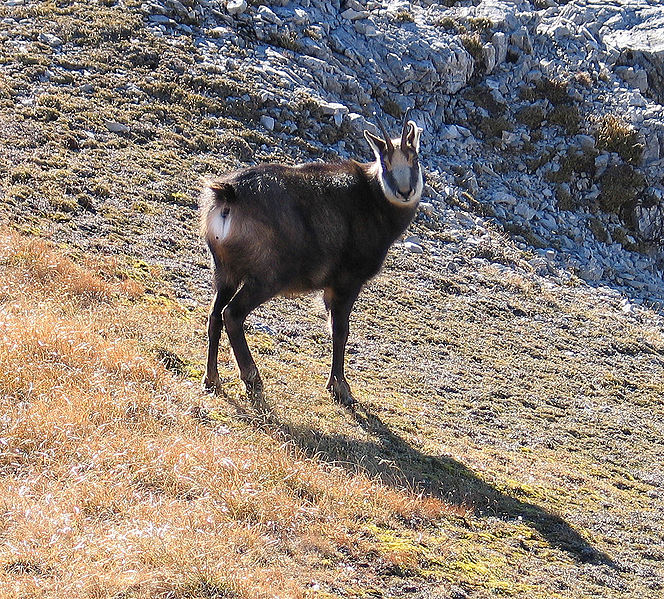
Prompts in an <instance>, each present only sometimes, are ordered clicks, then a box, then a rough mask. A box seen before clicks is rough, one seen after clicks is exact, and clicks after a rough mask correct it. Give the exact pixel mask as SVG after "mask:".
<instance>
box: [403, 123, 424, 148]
mask: <svg viewBox="0 0 664 599" xmlns="http://www.w3.org/2000/svg"><path fill="white" fill-rule="evenodd" d="M408 128H409V131H408V133H407V134H406V144H407V145H408V147H409V148H411V149H413V150H414V151H415V152H416V153H417V152H419V151H420V136H421V135H422V128H421V127H418V126H417V125H416V124H415V121H408Z"/></svg>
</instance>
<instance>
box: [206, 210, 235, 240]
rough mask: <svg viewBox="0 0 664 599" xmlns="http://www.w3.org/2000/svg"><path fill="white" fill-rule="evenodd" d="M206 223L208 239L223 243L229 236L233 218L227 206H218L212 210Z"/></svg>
mask: <svg viewBox="0 0 664 599" xmlns="http://www.w3.org/2000/svg"><path fill="white" fill-rule="evenodd" d="M209 218H210V220H209V221H208V223H209V224H208V231H209V238H210V239H211V240H215V241H224V240H225V239H227V238H228V236H229V235H230V234H231V224H232V221H233V216H232V215H231V212H230V209H229V207H228V206H219V207H218V208H215V209H214V210H212V212H211V214H210V217H209Z"/></svg>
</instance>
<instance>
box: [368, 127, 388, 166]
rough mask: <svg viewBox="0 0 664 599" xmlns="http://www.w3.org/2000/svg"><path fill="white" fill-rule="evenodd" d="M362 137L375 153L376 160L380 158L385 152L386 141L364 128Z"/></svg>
mask: <svg viewBox="0 0 664 599" xmlns="http://www.w3.org/2000/svg"><path fill="white" fill-rule="evenodd" d="M364 138H365V139H366V140H367V141H368V142H369V145H370V146H371V149H372V150H373V152H374V154H375V155H376V160H380V159H381V158H382V157H383V156H385V154H386V153H387V143H385V140H384V139H381V138H380V137H376V136H375V135H374V134H373V133H371V132H370V131H367V130H366V129H365V130H364Z"/></svg>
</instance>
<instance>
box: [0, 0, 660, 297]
mask: <svg viewBox="0 0 664 599" xmlns="http://www.w3.org/2000/svg"><path fill="white" fill-rule="evenodd" d="M0 10H1V11H2V17H3V18H2V23H1V24H0V27H1V28H2V37H3V50H2V52H3V60H2V67H1V68H2V71H1V72H2V75H3V79H2V89H1V90H0V98H1V101H2V115H3V116H2V123H3V125H2V127H3V130H2V134H3V138H4V139H5V141H6V143H5V145H4V147H3V148H2V154H0V156H1V160H2V162H1V163H0V168H1V171H0V174H1V175H2V177H3V179H4V181H5V185H4V186H3V187H4V189H5V194H6V202H5V205H7V204H9V205H11V206H12V208H11V209H6V212H7V214H8V216H9V217H10V218H11V219H12V220H18V221H20V222H23V223H24V226H26V227H28V228H30V227H33V228H36V229H39V230H43V229H44V228H46V230H48V231H49V233H50V234H53V235H55V237H56V238H62V239H70V238H71V235H72V234H75V235H76V236H78V237H79V243H80V244H81V245H84V246H87V245H89V244H92V245H93V246H97V247H98V246H100V245H104V246H113V247H115V246H117V247H118V248H120V249H119V250H118V251H121V249H122V248H124V250H126V249H127V246H128V245H130V246H135V244H136V243H138V244H139V246H140V247H141V251H142V252H145V255H146V256H148V257H150V258H151V259H153V260H159V261H166V262H167V263H168V265H169V268H170V271H171V272H173V273H176V272H177V271H178V269H179V265H181V264H182V260H183V258H184V256H185V255H186V254H188V253H189V250H188V248H189V247H190V244H189V243H187V244H185V245H186V247H182V246H181V245H180V244H179V241H178V239H180V238H181V236H182V235H188V236H189V237H188V238H189V239H192V240H193V238H192V236H191V232H190V229H189V228H188V221H189V220H190V211H189V210H188V208H190V207H191V206H192V205H193V204H194V203H195V195H196V189H197V185H198V182H199V177H200V175H201V174H203V173H209V172H219V171H221V170H224V169H226V168H229V167H233V166H241V165H246V164H251V163H255V162H257V161H264V160H268V159H281V160H286V161H296V160H302V159H314V158H321V157H324V158H333V157H344V158H345V157H349V156H351V157H362V156H366V155H367V148H366V147H365V145H364V142H363V139H362V136H361V132H362V130H363V129H364V128H366V127H371V125H370V124H368V123H369V122H370V121H371V115H372V112H373V111H377V112H378V114H379V115H381V116H382V118H383V119H384V120H385V121H386V122H387V125H388V127H392V128H394V127H396V126H397V124H398V122H399V119H400V118H401V116H402V114H403V112H404V110H405V109H406V108H407V107H409V106H412V107H414V112H413V116H414V118H416V119H417V120H418V122H419V123H420V124H421V125H423V126H424V127H425V131H426V135H425V138H424V147H423V154H424V162H425V165H426V168H427V171H428V180H429V184H430V185H429V188H428V196H429V197H428V204H427V205H426V206H425V213H427V212H440V210H441V209H442V208H444V207H455V208H458V209H459V210H460V211H463V212H467V213H474V214H478V215H481V216H482V217H485V218H486V222H490V223H494V224H495V225H496V226H497V228H499V229H500V230H503V231H505V232H506V233H507V234H508V235H509V236H510V237H511V238H512V239H514V240H515V241H516V242H517V244H519V247H521V248H522V249H531V250H533V257H532V259H531V263H532V266H533V268H534V269H535V270H537V271H539V272H541V273H549V274H551V275H553V276H557V277H562V278H564V277H566V276H568V275H567V273H573V274H575V275H577V276H579V277H581V278H582V279H584V280H586V281H588V282H589V283H591V284H593V285H599V286H602V285H609V286H611V287H612V288H616V289H619V290H621V292H623V293H625V294H626V295H627V296H629V297H632V298H634V299H635V300H636V301H639V302H642V301H644V300H648V301H651V302H659V301H660V300H661V299H662V297H663V296H662V293H663V292H662V278H661V251H660V250H661V246H660V242H661V240H662V235H663V232H664V222H663V212H662V211H663V209H662V177H663V176H664V167H663V166H662V162H661V160H660V153H661V154H662V155H663V156H664V149H662V148H663V147H664V146H663V144H664V125H663V124H662V118H663V114H664V113H663V112H662V110H663V109H662V107H661V104H660V102H661V101H662V93H663V92H662V89H663V84H662V81H664V68H663V67H662V64H663V63H662V55H663V52H664V51H663V50H662V47H663V43H664V42H663V41H662V39H661V34H660V33H659V32H660V28H658V24H661V20H662V15H661V11H660V10H659V8H658V3H657V2H655V1H654V0H653V1H648V0H642V1H638V0H630V1H624V2H622V1H619V0H617V1H616V2H592V1H585V0H575V1H573V2H566V3H561V4H560V5H559V4H558V3H556V2H554V1H553V0H541V1H535V2H533V3H530V2H527V1H523V2H500V1H489V0H485V1H483V2H467V1H465V2H455V1H453V0H448V1H445V2H437V1H434V0H423V1H421V2H412V3H408V2H371V1H368V2H357V1H355V0H353V1H349V2H344V3H343V5H341V4H340V2H339V1H338V0H335V1H332V2H322V1H321V2H318V1H316V0H303V1H301V2H298V1H285V0H283V1H278V2H259V1H255V2H248V3H247V2H243V1H238V2H230V3H227V2H223V1H216V0H209V1H207V0H200V1H199V0H186V1H184V2H179V1H176V0H164V1H163V2H157V1H152V2H143V3H139V2H132V1H126V2H125V1H120V2H112V1H110V0H109V1H99V2H92V3H83V2H57V3H49V2H30V1H28V0H7V1H5V2H4V3H3V4H2V6H1V9H0ZM106 169H110V171H111V172H112V173H113V175H114V176H113V177H109V176H107V174H106V172H105V170H106ZM155 173H158V174H159V176H155ZM17 208H20V209H19V210H17ZM155 215H158V218H157V219H156V220H157V221H158V222H159V223H160V224H161V225H164V226H157V227H155V226H152V223H154V221H155V218H153V217H154V216H155ZM183 215H184V216H183ZM44 217H47V218H46V219H44ZM38 221H39V222H38ZM166 224H167V226H166ZM132 228H133V229H134V233H135V234H133V235H128V234H127V230H128V229H132ZM174 229H177V230H178V231H179V232H180V234H179V235H175V236H174V235H172V231H173V230H174ZM167 231H168V232H167ZM102 233H103V234H102ZM137 238H138V239H137ZM186 260H187V262H188V267H187V268H186V269H185V271H187V272H190V271H191V267H192V265H194V270H196V269H197V267H196V266H195V265H201V263H204V262H205V261H204V259H203V258H202V256H200V255H196V256H190V257H189V258H187V259H186ZM182 274H184V273H182ZM174 276H175V275H174ZM181 294H182V295H185V294H186V293H185V292H184V290H181Z"/></svg>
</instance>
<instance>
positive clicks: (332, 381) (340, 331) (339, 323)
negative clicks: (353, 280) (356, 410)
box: [324, 287, 360, 406]
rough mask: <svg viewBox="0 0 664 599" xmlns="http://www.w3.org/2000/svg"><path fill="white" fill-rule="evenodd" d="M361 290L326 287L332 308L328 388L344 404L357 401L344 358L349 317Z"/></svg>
mask: <svg viewBox="0 0 664 599" xmlns="http://www.w3.org/2000/svg"><path fill="white" fill-rule="evenodd" d="M359 291H360V289H359V287H358V288H356V289H353V290H352V291H350V292H349V291H346V292H343V293H342V292H339V291H337V290H331V289H326V290H325V296H324V297H325V304H326V305H327V306H328V307H329V310H330V319H331V324H332V369H331V370H330V378H329V379H328V380H327V389H328V390H329V391H330V392H331V393H332V396H333V397H334V399H335V400H336V401H338V402H339V403H340V404H342V405H344V406H351V405H353V404H354V403H355V399H354V398H353V395H352V393H351V390H350V385H349V384H348V382H347V381H346V375H345V373H344V359H345V353H346V342H347V341H348V330H349V325H348V319H349V317H350V312H351V310H352V309H353V304H354V303H355V299H356V298H357V295H358V293H359Z"/></svg>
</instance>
